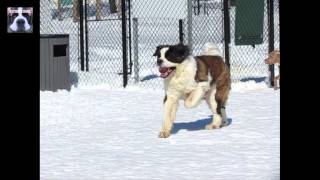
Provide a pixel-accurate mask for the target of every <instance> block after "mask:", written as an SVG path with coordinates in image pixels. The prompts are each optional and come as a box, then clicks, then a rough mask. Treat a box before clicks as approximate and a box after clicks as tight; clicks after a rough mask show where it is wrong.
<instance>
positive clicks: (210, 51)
mask: <svg viewBox="0 0 320 180" xmlns="http://www.w3.org/2000/svg"><path fill="white" fill-rule="evenodd" d="M201 55H203V56H220V57H223V56H222V53H221V51H220V50H219V48H218V47H217V46H216V45H215V44H213V43H212V42H207V43H206V44H204V46H203V49H202V52H201Z"/></svg>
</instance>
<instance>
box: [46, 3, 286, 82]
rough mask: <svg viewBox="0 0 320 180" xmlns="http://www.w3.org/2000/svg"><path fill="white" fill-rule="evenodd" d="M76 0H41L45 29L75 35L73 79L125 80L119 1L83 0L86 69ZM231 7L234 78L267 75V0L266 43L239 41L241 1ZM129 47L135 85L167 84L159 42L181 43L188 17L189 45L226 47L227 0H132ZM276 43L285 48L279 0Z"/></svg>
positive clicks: (128, 7)
mask: <svg viewBox="0 0 320 180" xmlns="http://www.w3.org/2000/svg"><path fill="white" fill-rule="evenodd" d="M76 2H78V1H76V0H40V17H41V19H40V33H41V34H69V36H70V68H71V82H72V83H73V84H74V85H75V86H76V85H77V84H81V85H92V84H107V85H109V86H110V87H121V86H122V84H123V74H122V72H123V69H122V68H123V64H122V63H123V58H122V55H123V54H122V52H123V49H122V29H121V25H122V24H121V11H119V9H120V7H119V0H83V2H84V4H83V12H84V15H83V17H84V27H83V33H84V41H83V43H84V44H85V45H83V47H84V49H83V52H84V54H83V56H84V57H83V58H84V59H85V60H86V62H88V63H87V64H86V68H85V70H84V71H81V62H80V61H81V40H80V37H81V36H80V34H81V29H80V19H79V15H80V14H81V13H79V11H77V8H79V7H78V6H76V5H77V3H76ZM230 2H231V6H230V7H229V11H230V32H231V43H230V45H229V47H230V69H231V76H232V81H233V82H238V81H246V80H251V79H253V80H260V79H261V80H264V79H265V78H266V77H268V75H269V72H268V66H267V65H265V64H264V62H263V60H264V59H265V58H266V57H267V55H268V40H269V39H268V35H269V34H268V33H269V29H268V28H269V27H268V15H267V10H268V8H267V0H265V3H264V4H265V7H264V30H263V43H262V44H260V45H256V46H255V47H252V46H236V45H235V43H234V39H235V37H234V34H235V6H232V2H234V1H230ZM125 9H126V12H125V13H126V17H127V34H125V36H126V40H127V45H128V46H127V49H126V51H127V52H128V53H127V54H128V57H127V58H128V67H129V70H128V71H129V76H128V80H129V82H128V84H129V85H138V86H141V87H146V88H162V87H163V81H162V79H161V78H160V77H158V69H157V67H156V63H155V62H156V60H155V58H154V57H152V54H153V53H154V50H155V48H156V46H158V45H163V44H176V43H178V42H179V36H181V34H179V30H180V29H179V20H180V21H182V24H183V26H182V32H183V34H182V35H183V42H184V44H189V45H190V46H191V47H192V53H193V54H194V55H198V54H199V53H200V52H201V50H202V46H203V45H204V44H205V43H206V42H213V43H215V44H216V45H217V46H218V47H219V48H220V49H221V51H222V52H224V40H225V37H224V28H225V27H224V16H223V12H224V7H223V0H162V1H158V0H131V1H130V0H127V1H126V7H125ZM274 32H275V36H274V41H275V43H274V46H275V48H279V44H280V43H279V42H280V41H279V32H280V24H279V0H275V1H274Z"/></svg>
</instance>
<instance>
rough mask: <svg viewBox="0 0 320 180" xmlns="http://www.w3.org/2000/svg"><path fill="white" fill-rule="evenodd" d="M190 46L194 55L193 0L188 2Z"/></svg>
mask: <svg viewBox="0 0 320 180" xmlns="http://www.w3.org/2000/svg"><path fill="white" fill-rule="evenodd" d="M187 23H188V46H189V48H190V54H192V51H193V49H192V0H188V22H187Z"/></svg>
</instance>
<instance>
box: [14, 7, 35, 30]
mask: <svg viewBox="0 0 320 180" xmlns="http://www.w3.org/2000/svg"><path fill="white" fill-rule="evenodd" d="M31 15H32V10H31V9H30V8H26V9H24V8H22V7H18V8H8V16H9V17H10V22H9V25H10V26H9V28H10V30H11V31H13V32H28V31H29V30H30V29H31V26H30V22H29V21H30V16H31Z"/></svg>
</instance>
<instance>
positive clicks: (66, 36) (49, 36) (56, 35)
mask: <svg viewBox="0 0 320 180" xmlns="http://www.w3.org/2000/svg"><path fill="white" fill-rule="evenodd" d="M68 37H69V34H41V35H40V39H41V38H68Z"/></svg>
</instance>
